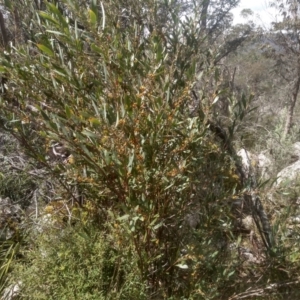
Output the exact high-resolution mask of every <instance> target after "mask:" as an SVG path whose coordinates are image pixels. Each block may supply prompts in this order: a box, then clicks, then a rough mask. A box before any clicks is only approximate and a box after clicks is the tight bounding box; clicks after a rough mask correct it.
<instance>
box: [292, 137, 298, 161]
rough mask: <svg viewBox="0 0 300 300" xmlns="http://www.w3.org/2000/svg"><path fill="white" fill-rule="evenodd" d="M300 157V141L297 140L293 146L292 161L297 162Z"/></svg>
mask: <svg viewBox="0 0 300 300" xmlns="http://www.w3.org/2000/svg"><path fill="white" fill-rule="evenodd" d="M299 159H300V142H296V143H294V144H293V145H292V147H291V162H296V161H297V160H299Z"/></svg>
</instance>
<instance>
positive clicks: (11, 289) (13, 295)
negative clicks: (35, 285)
mask: <svg viewBox="0 0 300 300" xmlns="http://www.w3.org/2000/svg"><path fill="white" fill-rule="evenodd" d="M21 285H22V282H21V281H18V282H17V283H15V284H11V285H10V286H8V287H7V288H6V289H4V291H3V295H2V297H1V300H14V299H17V298H18V295H19V293H20V290H21Z"/></svg>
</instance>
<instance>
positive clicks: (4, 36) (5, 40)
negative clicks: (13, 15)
mask: <svg viewBox="0 0 300 300" xmlns="http://www.w3.org/2000/svg"><path fill="white" fill-rule="evenodd" d="M0 28H1V33H2V40H3V46H4V48H7V47H8V36H7V31H6V28H5V22H4V17H3V14H2V12H1V11H0Z"/></svg>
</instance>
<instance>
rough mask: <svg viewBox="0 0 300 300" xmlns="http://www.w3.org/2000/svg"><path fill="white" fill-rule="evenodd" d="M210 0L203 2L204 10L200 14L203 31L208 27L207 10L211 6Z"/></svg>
mask: <svg viewBox="0 0 300 300" xmlns="http://www.w3.org/2000/svg"><path fill="white" fill-rule="evenodd" d="M209 3H210V0H203V3H202V11H201V16H200V27H201V30H202V31H204V32H205V31H206V29H207V12H208V7H209Z"/></svg>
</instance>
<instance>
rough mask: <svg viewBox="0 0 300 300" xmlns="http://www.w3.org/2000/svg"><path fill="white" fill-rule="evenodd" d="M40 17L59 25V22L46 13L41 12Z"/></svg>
mask: <svg viewBox="0 0 300 300" xmlns="http://www.w3.org/2000/svg"><path fill="white" fill-rule="evenodd" d="M39 15H40V17H42V18H43V19H45V20H47V21H50V22H51V23H53V24H55V25H59V22H58V21H57V20H55V19H54V18H53V17H52V16H50V15H49V14H47V13H46V12H44V11H41V12H39Z"/></svg>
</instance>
